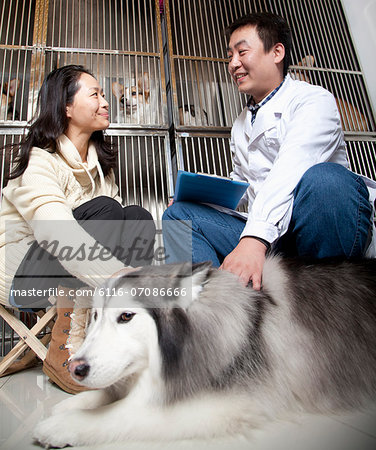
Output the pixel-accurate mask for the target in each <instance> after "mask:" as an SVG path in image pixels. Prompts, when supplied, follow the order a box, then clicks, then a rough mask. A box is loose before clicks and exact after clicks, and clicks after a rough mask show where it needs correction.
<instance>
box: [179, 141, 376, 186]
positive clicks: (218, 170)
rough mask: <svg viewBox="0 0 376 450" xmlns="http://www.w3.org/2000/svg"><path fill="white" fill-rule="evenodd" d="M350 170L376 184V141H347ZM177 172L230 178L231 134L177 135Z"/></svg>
mask: <svg viewBox="0 0 376 450" xmlns="http://www.w3.org/2000/svg"><path fill="white" fill-rule="evenodd" d="M346 147H347V156H348V160H349V163H350V169H351V170H352V171H354V172H356V173H358V174H360V175H364V176H366V177H368V178H371V179H374V180H376V158H375V155H376V139H370V140H360V139H356V138H353V139H351V140H347V141H346ZM177 167H178V169H182V170H187V171H189V172H204V173H209V174H214V175H220V176H226V177H228V176H229V175H230V173H231V171H232V158H231V152H230V134H229V133H226V132H224V133H217V134H213V133H211V134H210V135H209V136H208V135H203V134H202V133H200V132H191V133H184V132H183V133H178V151H177Z"/></svg>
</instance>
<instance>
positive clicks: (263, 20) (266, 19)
mask: <svg viewBox="0 0 376 450" xmlns="http://www.w3.org/2000/svg"><path fill="white" fill-rule="evenodd" d="M247 25H252V26H255V27H256V31H257V33H258V35H259V38H260V39H261V41H262V43H263V46H264V50H265V52H269V51H270V50H271V49H272V47H273V45H275V44H277V43H279V42H280V43H281V44H283V46H284V47H285V57H284V60H283V76H286V75H287V70H288V68H289V65H290V63H291V31H290V28H289V26H288V24H287V22H286V20H285V19H284V18H283V17H281V16H278V15H277V14H273V13H270V12H259V13H252V14H247V15H246V16H243V17H240V18H239V19H237V20H235V22H233V23H232V24H231V25H229V26H228V27H227V28H226V29H225V34H226V36H227V38H228V39H229V38H230V36H231V35H232V33H233V32H234V31H235V30H237V29H238V28H240V27H244V26H247Z"/></svg>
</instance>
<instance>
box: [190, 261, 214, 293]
mask: <svg viewBox="0 0 376 450" xmlns="http://www.w3.org/2000/svg"><path fill="white" fill-rule="evenodd" d="M211 266H212V263H211V261H205V262H201V263H197V264H193V265H192V286H201V287H202V285H203V284H204V283H205V282H206V279H207V277H208V273H209V270H210V268H211Z"/></svg>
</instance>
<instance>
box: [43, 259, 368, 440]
mask: <svg viewBox="0 0 376 450" xmlns="http://www.w3.org/2000/svg"><path fill="white" fill-rule="evenodd" d="M102 294H103V295H102V296H101V295H97V296H96V298H95V305H94V308H93V311H92V320H91V324H90V326H89V329H88V334H87V337H86V339H85V341H84V343H83V345H82V347H81V348H80V349H79V351H78V352H77V354H76V355H75V357H74V359H73V360H72V362H71V364H70V371H71V373H72V376H73V377H74V378H75V379H76V380H78V381H79V382H81V383H82V384H84V385H86V386H88V387H90V388H96V389H97V390H93V391H88V392H83V393H81V394H79V395H77V396H75V397H72V398H69V399H67V400H65V401H63V402H62V403H61V404H59V405H57V407H55V410H54V411H53V414H52V415H51V416H50V417H49V418H47V419H46V420H44V421H42V422H41V423H40V424H39V425H38V426H37V428H36V430H35V438H36V439H37V440H38V441H39V442H40V443H41V444H43V445H52V446H55V447H56V446H57V447H61V446H65V445H67V444H70V445H73V446H77V445H93V444H99V443H104V442H109V441H122V440H129V439H134V440H145V439H149V440H173V439H184V438H194V437H200V438H203V437H211V436H220V435H223V434H228V433H239V432H246V431H247V430H249V429H250V428H251V427H253V426H256V425H259V424H260V422H262V421H263V420H270V419H272V418H275V417H281V415H283V416H284V417H285V415H286V414H287V413H288V412H291V411H294V412H301V411H308V412H336V411H339V410H344V409H349V408H354V407H360V406H363V405H365V404H366V403H367V402H368V401H370V400H371V399H373V398H374V397H375V394H376V260H365V261H359V262H351V263H350V262H324V261H323V262H321V263H315V264H308V263H303V262H299V261H296V260H287V259H280V258H278V257H271V258H269V259H267V261H266V263H265V268H264V272H263V289H262V290H261V291H260V292H256V291H253V290H252V289H250V288H245V287H242V286H241V285H240V284H239V282H238V280H237V278H236V277H235V276H233V275H232V274H230V273H228V272H225V271H219V270H215V269H212V268H211V267H210V265H208V264H206V263H204V264H201V265H198V266H194V267H193V269H192V266H190V265H188V264H182V265H165V266H160V267H145V268H142V269H140V270H139V271H138V272H134V273H133V274H130V275H128V276H124V277H121V278H117V279H114V280H111V281H110V282H109V283H108V284H107V285H106V286H105V290H104V291H103V292H102Z"/></svg>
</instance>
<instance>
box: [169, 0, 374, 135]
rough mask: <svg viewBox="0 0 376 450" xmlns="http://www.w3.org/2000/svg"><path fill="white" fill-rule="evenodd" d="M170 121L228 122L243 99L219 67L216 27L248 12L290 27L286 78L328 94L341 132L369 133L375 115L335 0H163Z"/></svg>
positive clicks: (221, 53)
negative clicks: (268, 15) (269, 14)
mask: <svg viewBox="0 0 376 450" xmlns="http://www.w3.org/2000/svg"><path fill="white" fill-rule="evenodd" d="M167 4H168V6H169V9H168V12H169V20H170V25H169V27H168V29H169V33H170V41H171V46H170V59H171V75H172V79H173V81H172V88H173V90H174V92H173V96H172V97H173V102H174V120H175V124H176V125H177V126H189V127H192V126H193V127H204V126H207V125H209V126H218V127H230V126H231V125H232V123H233V121H234V119H235V118H236V116H237V115H238V114H239V113H240V111H241V109H242V108H243V106H244V105H245V102H246V98H245V96H242V95H240V94H238V93H237V90H236V88H235V87H234V85H233V83H232V82H231V80H230V76H229V75H228V73H227V55H226V46H227V42H226V39H225V36H224V29H225V27H226V26H227V25H229V24H230V23H231V22H232V21H234V20H235V19H236V18H238V17H240V16H242V15H244V14H246V13H250V12H257V11H271V12H275V13H278V14H281V15H282V16H284V17H285V18H286V19H287V21H288V23H289V24H290V26H291V28H292V32H293V48H292V65H291V68H290V71H291V73H292V75H293V77H294V78H299V79H302V80H305V81H308V82H311V83H315V84H319V85H322V86H324V87H325V88H327V89H328V90H329V91H331V92H332V93H333V94H334V96H335V97H336V100H337V104H338V108H339V111H340V113H341V116H342V124H343V128H344V130H345V131H346V132H351V133H354V132H356V133H358V134H359V133H360V134H363V135H364V134H367V133H372V134H374V133H375V131H376V129H375V120H374V117H373V113H372V108H371V105H370V102H369V99H368V95H367V92H366V88H365V84H364V79H363V74H362V72H361V69H360V66H359V63H358V61H357V58H356V53H355V50H354V47H353V45H352V41H351V37H350V33H349V31H348V26H347V23H346V20H345V17H344V13H343V10H342V7H341V2H340V0H326V1H325V2H322V1H321V0H307V1H301V0H283V1H281V0H243V1H239V0H195V1H193V0H182V1H179V2H174V1H171V0H170V1H169V2H167Z"/></svg>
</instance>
